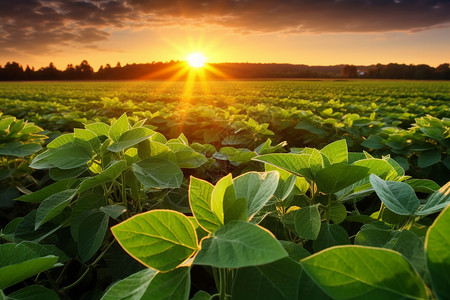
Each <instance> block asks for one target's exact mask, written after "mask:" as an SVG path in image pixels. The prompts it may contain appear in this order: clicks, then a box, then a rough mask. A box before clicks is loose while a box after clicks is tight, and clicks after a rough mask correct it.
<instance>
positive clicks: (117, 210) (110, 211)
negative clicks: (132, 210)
mask: <svg viewBox="0 0 450 300" xmlns="http://www.w3.org/2000/svg"><path fill="white" fill-rule="evenodd" d="M100 210H101V211H102V212H104V213H105V214H107V215H108V216H110V217H111V218H113V219H117V218H118V217H120V216H121V215H122V214H123V213H124V212H126V211H127V209H126V208H125V206H122V205H117V204H116V205H107V206H102V207H100Z"/></svg>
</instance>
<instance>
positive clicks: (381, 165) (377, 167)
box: [353, 158, 395, 182]
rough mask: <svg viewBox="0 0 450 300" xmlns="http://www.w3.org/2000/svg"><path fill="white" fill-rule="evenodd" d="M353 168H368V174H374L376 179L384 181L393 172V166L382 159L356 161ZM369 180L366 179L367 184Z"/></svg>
mask: <svg viewBox="0 0 450 300" xmlns="http://www.w3.org/2000/svg"><path fill="white" fill-rule="evenodd" d="M353 166H360V167H366V168H368V169H369V170H368V172H369V174H375V175H377V176H378V177H381V178H382V179H386V176H388V175H389V173H391V172H395V169H394V167H393V166H391V164H390V163H388V162H387V161H385V160H384V159H379V158H366V159H361V160H358V161H355V162H354V163H353ZM368 181H369V179H368V178H367V182H368Z"/></svg>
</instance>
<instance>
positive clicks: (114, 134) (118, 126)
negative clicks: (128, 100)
mask: <svg viewBox="0 0 450 300" xmlns="http://www.w3.org/2000/svg"><path fill="white" fill-rule="evenodd" d="M129 128H130V125H129V124H128V118H127V114H126V113H123V114H122V115H121V116H120V118H119V119H117V120H116V121H115V122H114V124H112V125H111V128H110V129H109V137H110V138H111V139H112V140H113V141H114V142H118V141H119V138H120V136H121V135H122V133H124V132H125V131H127V130H128V129H129Z"/></svg>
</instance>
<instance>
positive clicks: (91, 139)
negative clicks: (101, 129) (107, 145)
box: [73, 128, 101, 151]
mask: <svg viewBox="0 0 450 300" xmlns="http://www.w3.org/2000/svg"><path fill="white" fill-rule="evenodd" d="M73 135H74V138H75V140H76V142H78V143H84V144H86V145H87V146H89V147H91V148H92V150H94V151H97V150H98V149H100V145H101V142H100V140H99V138H98V137H97V135H96V134H95V133H94V132H93V131H90V130H87V129H79V128H75V129H74V131H73Z"/></svg>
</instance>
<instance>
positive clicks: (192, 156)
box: [167, 143, 208, 169]
mask: <svg viewBox="0 0 450 300" xmlns="http://www.w3.org/2000/svg"><path fill="white" fill-rule="evenodd" d="M167 146H168V147H169V148H170V150H172V151H173V153H174V154H175V157H176V162H177V165H178V166H179V167H180V168H189V169H195V168H198V167H200V166H201V165H203V164H204V163H206V162H207V161H208V159H206V157H205V156H204V155H202V154H200V153H197V152H195V151H194V149H192V148H191V147H189V146H187V145H184V144H180V143H168V144H167Z"/></svg>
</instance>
